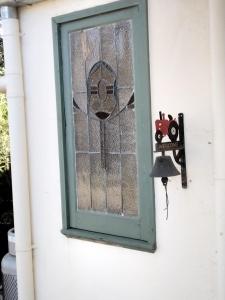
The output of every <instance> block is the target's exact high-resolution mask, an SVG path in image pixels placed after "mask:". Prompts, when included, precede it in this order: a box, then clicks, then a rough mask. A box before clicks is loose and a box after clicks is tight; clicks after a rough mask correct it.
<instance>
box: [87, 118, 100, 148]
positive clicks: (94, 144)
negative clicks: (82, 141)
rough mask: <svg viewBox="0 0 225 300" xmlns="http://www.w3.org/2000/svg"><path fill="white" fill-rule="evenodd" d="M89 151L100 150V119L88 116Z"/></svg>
mask: <svg viewBox="0 0 225 300" xmlns="http://www.w3.org/2000/svg"><path fill="white" fill-rule="evenodd" d="M89 142H90V148H89V150H90V152H100V149H101V148H100V121H98V120H95V119H93V118H89Z"/></svg>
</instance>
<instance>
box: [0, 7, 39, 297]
mask: <svg viewBox="0 0 225 300" xmlns="http://www.w3.org/2000/svg"><path fill="white" fill-rule="evenodd" d="M1 16H2V21H1V23H2V32H3V45H4V53H5V72H6V88H7V93H6V95H7V100H8V109H9V131H10V147H11V163H12V186H13V207H14V222H15V236H16V264H17V279H18V283H17V284H18V296H19V300H33V299H34V283H33V265H32V241H31V217H30V200H29V177H28V159H27V140H26V122H25V107H24V89H23V72H22V58H21V48H20V33H19V22H18V19H17V18H16V9H15V8H12V7H1Z"/></svg>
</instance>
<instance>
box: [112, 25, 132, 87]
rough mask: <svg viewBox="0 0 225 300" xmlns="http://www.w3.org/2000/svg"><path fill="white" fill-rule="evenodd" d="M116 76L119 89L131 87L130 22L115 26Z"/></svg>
mask: <svg viewBox="0 0 225 300" xmlns="http://www.w3.org/2000/svg"><path fill="white" fill-rule="evenodd" d="M115 35H116V53H117V62H118V63H117V64H118V70H117V76H118V85H119V87H130V86H131V85H133V63H132V41H131V39H132V36H131V22H130V21H123V22H120V23H118V24H117V25H116V28H115Z"/></svg>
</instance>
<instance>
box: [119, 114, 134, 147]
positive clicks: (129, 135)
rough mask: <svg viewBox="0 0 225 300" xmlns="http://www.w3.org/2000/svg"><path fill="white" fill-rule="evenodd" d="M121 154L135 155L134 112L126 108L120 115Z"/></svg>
mask: <svg viewBox="0 0 225 300" xmlns="http://www.w3.org/2000/svg"><path fill="white" fill-rule="evenodd" d="M120 132H121V152H122V153H124V152H125V153H126V152H128V153H135V152H136V141H135V112H134V109H130V108H127V109H125V110H124V111H122V112H121V113H120Z"/></svg>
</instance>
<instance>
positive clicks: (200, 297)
mask: <svg viewBox="0 0 225 300" xmlns="http://www.w3.org/2000/svg"><path fill="white" fill-rule="evenodd" d="M106 2H110V1H106V0H97V1H92V0H63V1H62V0H61V1H60V0H49V1H45V2H43V3H40V4H37V5H34V6H29V7H26V8H23V9H21V11H20V20H21V31H22V50H23V62H24V76H25V95H26V113H27V127H28V129H27V130H28V143H29V162H30V185H31V201H32V224H33V241H34V244H35V247H36V248H35V250H34V267H35V287H36V299H37V300H52V299H55V300H61V299H63V300H74V299H76V300H89V299H93V300H137V299H140V300H150V299H151V300H164V299H166V300H215V299H217V290H216V271H217V264H216V262H217V261H216V243H215V242H216V233H215V232H216V218H215V216H216V214H215V201H214V180H213V174H212V173H213V153H212V138H213V136H212V112H211V110H212V107H211V106H212V103H211V102H212V101H211V74H210V53H209V9H208V1H207V0H198V1H196V0H182V1H180V0H173V1H167V0H151V1H149V33H150V38H149V42H150V60H151V63H150V64H151V91H152V112H153V118H156V117H158V111H159V110H163V111H165V112H168V113H171V114H174V115H175V114H177V113H179V112H183V113H184V115H185V130H186V131H185V133H186V149H187V168H188V179H189V182H188V184H189V186H188V189H187V190H182V188H181V185H180V178H173V179H172V180H171V182H169V197H170V210H169V220H168V221H166V220H165V212H164V211H163V209H164V207H165V199H164V196H165V195H164V191H163V187H162V186H161V184H160V181H159V180H157V181H156V185H155V190H156V221H157V244H158V249H157V251H156V252H155V253H154V254H150V253H144V252H141V251H134V250H129V249H124V248H120V247H114V246H107V245H103V244H99V243H92V242H87V241H81V240H76V239H68V238H66V237H65V236H63V235H62V234H61V233H60V229H61V227H62V224H61V199H60V179H59V163H58V146H57V143H58V141H57V118H56V95H55V82H54V62H53V43H52V28H51V17H53V16H56V15H61V14H64V13H68V12H72V11H74V10H80V9H83V8H87V7H90V6H93V5H97V4H103V3H106Z"/></svg>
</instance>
